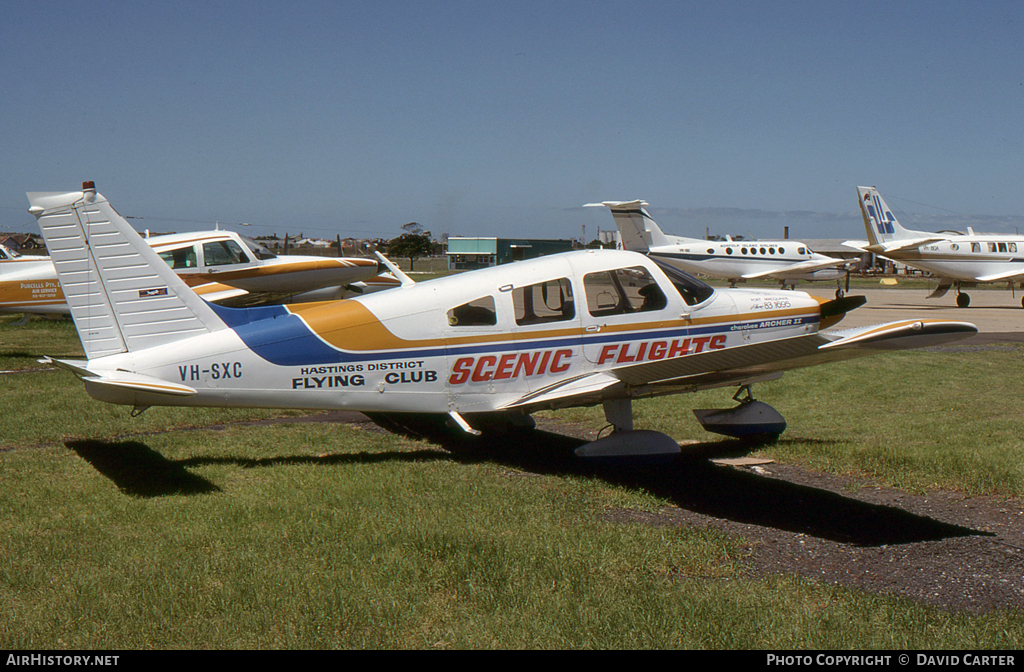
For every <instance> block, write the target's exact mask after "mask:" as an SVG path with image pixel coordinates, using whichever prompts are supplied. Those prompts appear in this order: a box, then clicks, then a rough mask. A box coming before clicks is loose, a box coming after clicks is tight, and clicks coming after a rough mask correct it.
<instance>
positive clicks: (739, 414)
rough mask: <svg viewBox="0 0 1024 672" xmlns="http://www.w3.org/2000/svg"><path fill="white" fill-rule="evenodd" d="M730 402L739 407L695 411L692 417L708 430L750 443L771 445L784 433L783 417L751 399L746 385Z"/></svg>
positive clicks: (762, 403)
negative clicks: (736, 403)
mask: <svg viewBox="0 0 1024 672" xmlns="http://www.w3.org/2000/svg"><path fill="white" fill-rule="evenodd" d="M733 400H734V401H737V402H739V406H734V407H733V408H725V409H722V408H702V409H694V410H693V414H694V415H695V416H697V421H698V422H699V423H700V424H701V426H702V427H704V429H706V430H707V431H709V432H714V433H715V434H723V435H725V436H731V437H733V438H735V439H741V440H743V441H748V442H751V443H771V442H773V441H775V440H776V439H778V438H779V435H780V434H782V433H783V432H784V431H786V420H785V418H783V417H782V415H781V414H780V413H779V412H778V411H776V410H775V409H774V408H772V407H771V406H769V405H768V404H766V403H764V402H763V401H757V400H756V399H754V397H753V396H752V395H751V393H750V386H749V385H743V386H741V387H740V389H739V390H737V391H736V394H735V395H733Z"/></svg>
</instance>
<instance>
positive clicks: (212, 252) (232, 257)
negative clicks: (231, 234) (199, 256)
mask: <svg viewBox="0 0 1024 672" xmlns="http://www.w3.org/2000/svg"><path fill="white" fill-rule="evenodd" d="M203 261H204V262H205V263H206V265H207V266H224V265H226V264H246V263H248V262H249V256H248V255H247V254H246V253H245V252H244V251H242V248H241V247H240V246H239V245H238V243H236V242H235V241H233V240H218V241H216V242H213V243H203Z"/></svg>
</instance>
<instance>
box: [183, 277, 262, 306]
mask: <svg viewBox="0 0 1024 672" xmlns="http://www.w3.org/2000/svg"><path fill="white" fill-rule="evenodd" d="M192 291H193V292H195V293H196V294H198V295H199V296H201V297H203V298H204V299H206V300H207V301H209V302H210V303H221V302H223V301H230V300H232V299H237V298H239V297H242V296H246V295H247V294H249V292H247V291H246V290H244V289H239V288H238V287H232V286H230V285H225V284H221V283H219V282H207V283H205V284H202V285H196V286H195V287H193V288H192Z"/></svg>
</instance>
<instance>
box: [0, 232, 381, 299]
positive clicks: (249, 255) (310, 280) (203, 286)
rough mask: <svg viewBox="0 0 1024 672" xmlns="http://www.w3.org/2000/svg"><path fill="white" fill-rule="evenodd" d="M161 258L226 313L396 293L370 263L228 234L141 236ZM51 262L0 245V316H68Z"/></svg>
mask: <svg viewBox="0 0 1024 672" xmlns="http://www.w3.org/2000/svg"><path fill="white" fill-rule="evenodd" d="M145 240H146V242H147V243H149V245H150V246H152V247H153V249H155V250H156V251H157V254H159V256H160V258H161V259H163V260H164V262H166V263H167V265H168V266H170V267H171V268H172V269H173V270H174V271H175V272H177V273H178V275H179V276H180V277H181V278H182V280H184V281H185V284H187V285H188V286H190V287H191V288H192V290H193V291H194V292H195V293H196V294H199V295H200V296H201V297H203V298H204V299H206V300H207V301H211V302H214V303H219V304H222V305H227V306H248V305H262V304H267V303H281V302H289V303H301V302H304V301H324V300H328V299H340V298H342V297H344V296H349V295H352V294H364V293H367V292H373V291H377V290H379V289H387V288H391V287H397V286H398V285H399V284H400V283H399V280H398V279H397V278H395V277H394V276H392V275H391V274H390V273H381V272H380V267H379V265H378V263H377V261H376V260H374V259H363V258H358V257H318V256H299V255H285V256H278V255H276V254H274V253H273V252H271V251H270V250H268V249H267V248H266V247H265V246H263V245H261V244H260V243H258V242H257V241H255V240H253V239H251V238H248V237H246V236H242V235H240V234H238V233H236V232H234V231H220V230H217V231H203V232H191V233H176V234H168V235H161V236H153V237H147V238H146V239H145ZM68 312H69V309H68V304H67V301H66V300H65V298H64V293H63V291H62V290H61V287H60V284H59V283H58V282H57V271H56V270H55V269H54V267H53V262H52V261H51V260H50V257H46V256H22V255H17V254H15V253H14V252H12V251H10V250H8V249H7V248H3V247H2V246H0V313H38V314H65V315H66V314H68Z"/></svg>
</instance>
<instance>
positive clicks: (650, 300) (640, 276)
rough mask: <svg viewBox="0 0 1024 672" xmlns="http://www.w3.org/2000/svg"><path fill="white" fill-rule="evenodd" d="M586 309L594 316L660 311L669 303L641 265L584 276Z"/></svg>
mask: <svg viewBox="0 0 1024 672" xmlns="http://www.w3.org/2000/svg"><path fill="white" fill-rule="evenodd" d="M583 288H584V289H585V290H586V293H587V308H588V309H589V310H590V314H591V315H593V316H594V317H603V316H606V315H622V314H625V313H638V312H645V311H648V310H661V309H662V308H664V307H665V306H666V305H667V304H668V302H667V300H666V299H665V294H664V293H663V292H662V291H661V288H660V287H658V283H657V282H655V280H654V278H652V277H651V274H650V273H648V272H647V269H646V268H644V267H643V266H634V267H632V268H620V269H616V270H614V271H601V272H599V273H588V274H587V275H585V276H583Z"/></svg>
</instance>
